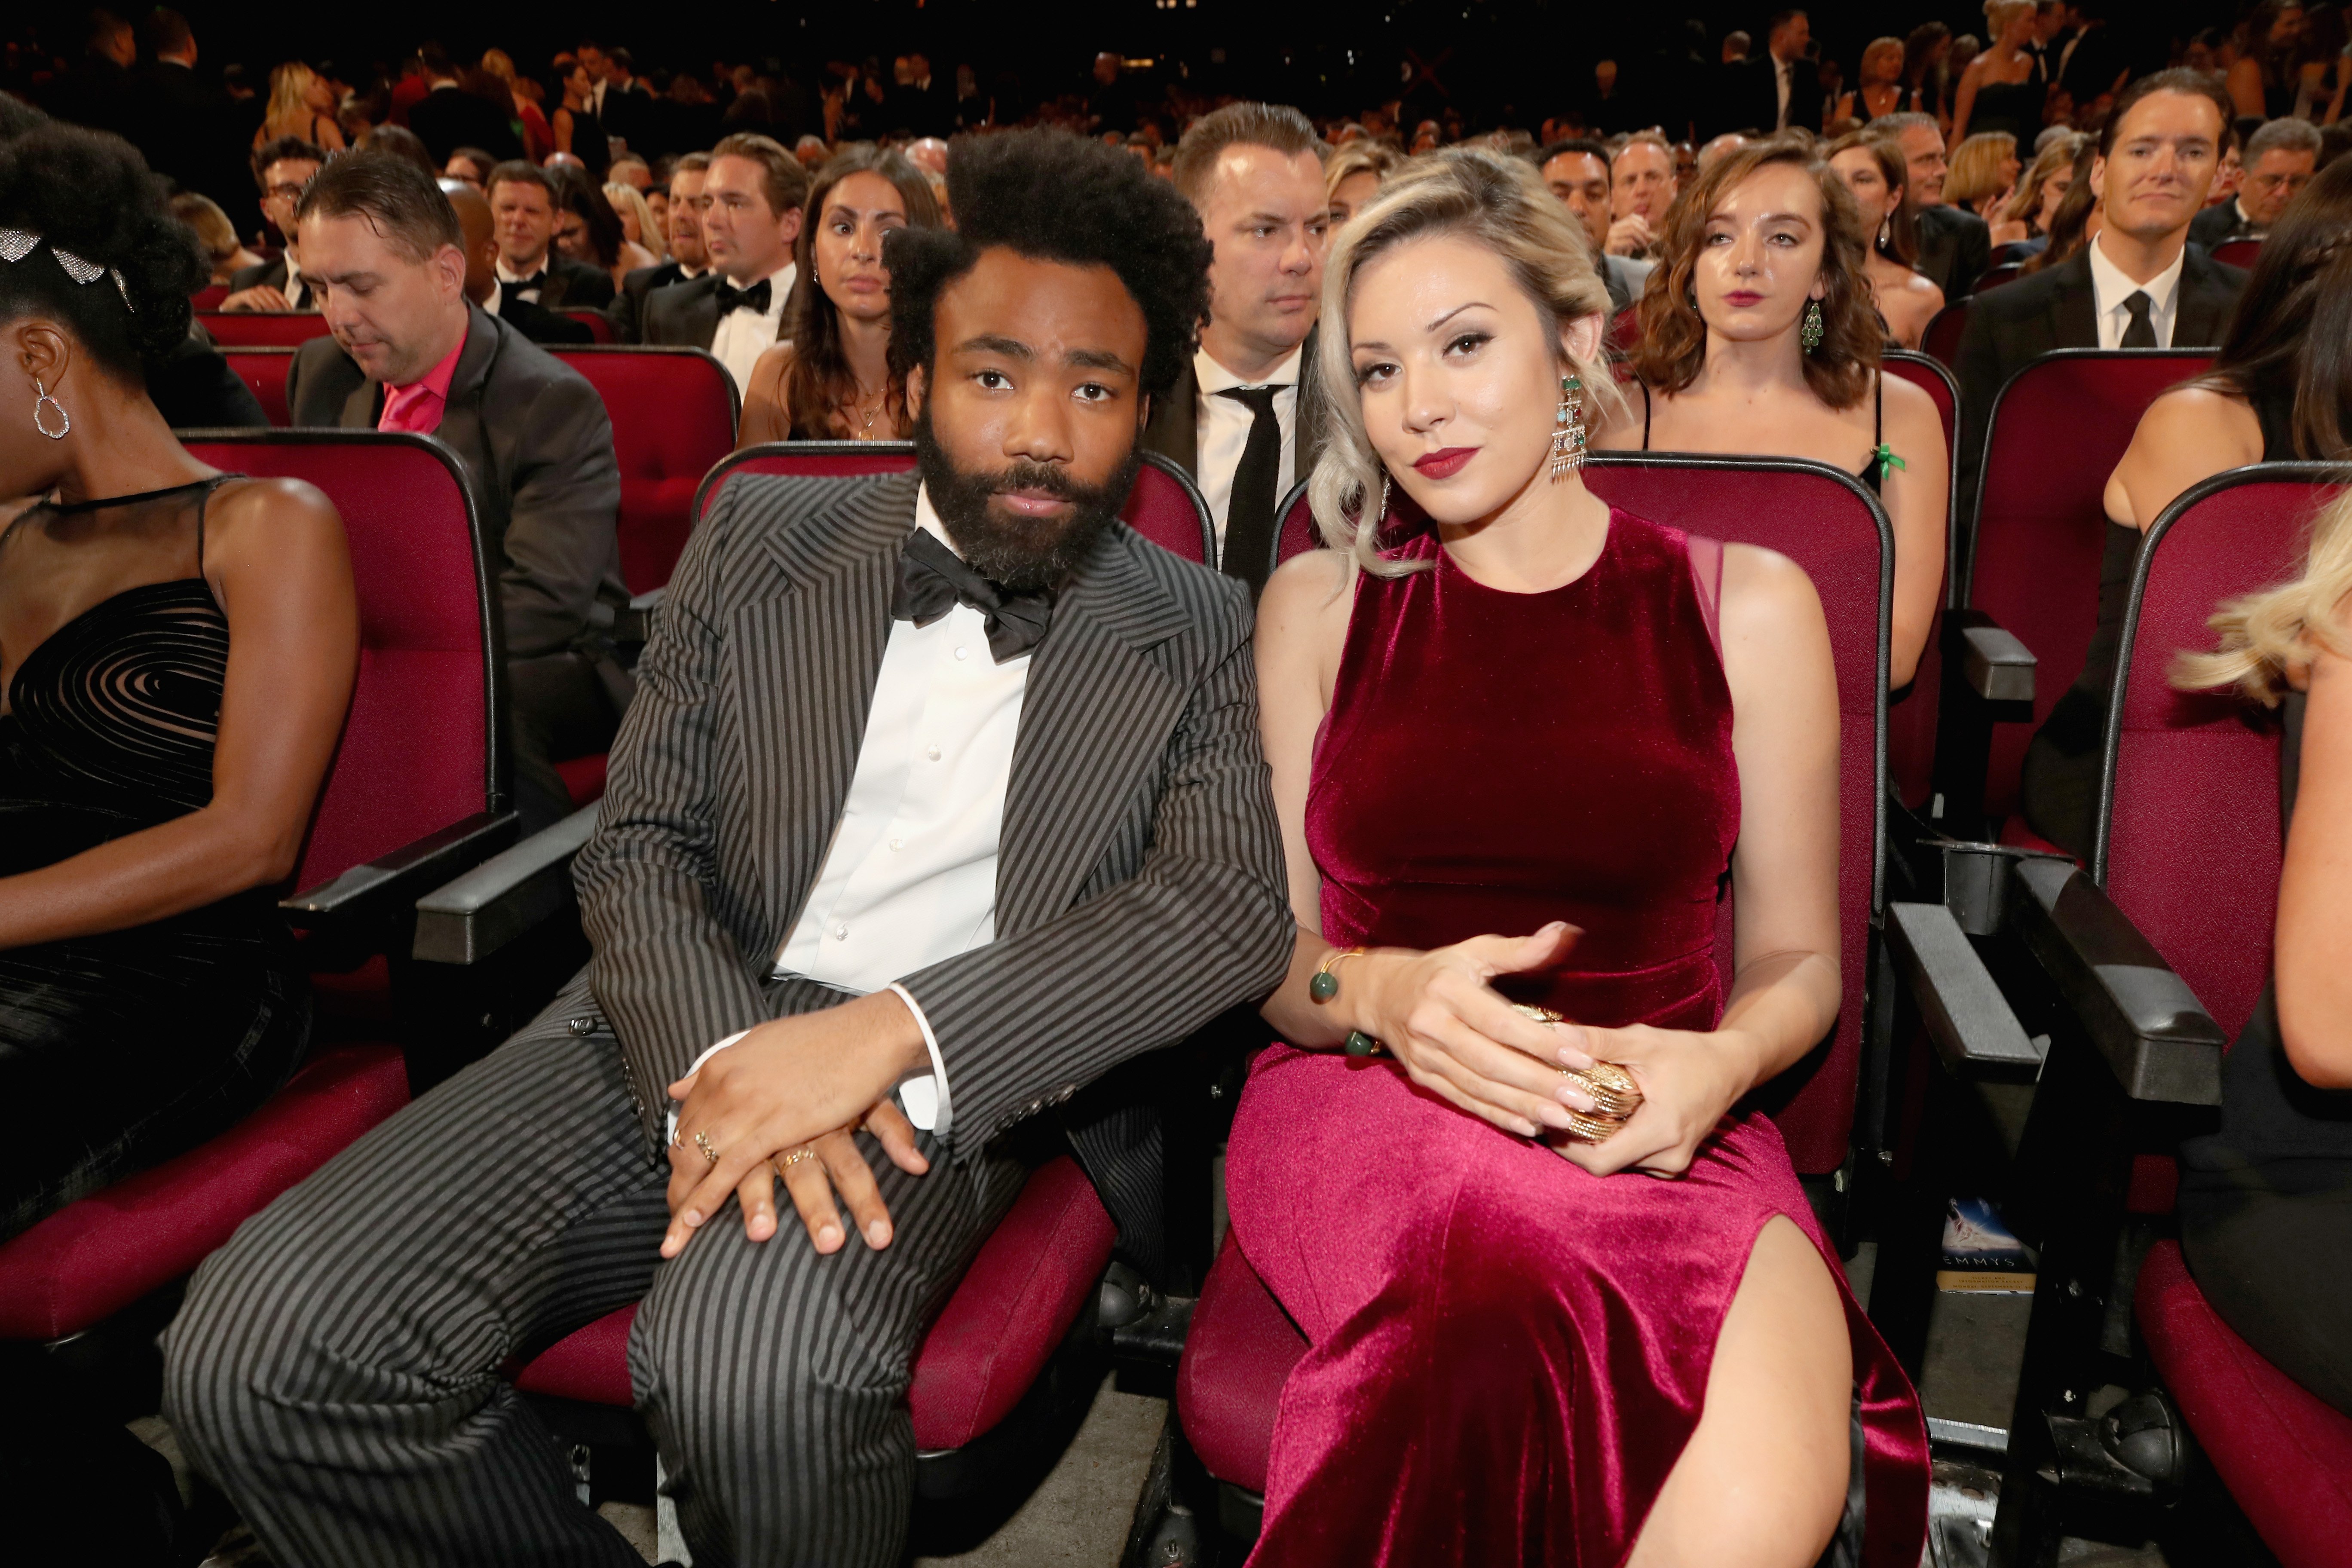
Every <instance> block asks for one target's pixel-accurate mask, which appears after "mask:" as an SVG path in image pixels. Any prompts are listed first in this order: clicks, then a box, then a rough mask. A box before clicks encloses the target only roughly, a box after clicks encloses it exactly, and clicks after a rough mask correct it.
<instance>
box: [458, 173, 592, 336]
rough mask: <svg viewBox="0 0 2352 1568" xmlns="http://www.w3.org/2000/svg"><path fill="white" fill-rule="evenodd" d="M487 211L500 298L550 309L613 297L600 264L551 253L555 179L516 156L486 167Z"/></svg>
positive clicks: (588, 305) (499, 311) (496, 310)
mask: <svg viewBox="0 0 2352 1568" xmlns="http://www.w3.org/2000/svg"><path fill="white" fill-rule="evenodd" d="M484 194H485V195H488V197H489V201H490V211H491V212H492V213H493V214H494V215H496V216H497V218H498V225H499V265H498V279H499V300H498V302H497V303H495V304H493V305H492V306H490V308H489V309H490V311H491V313H492V314H493V315H503V314H504V313H505V312H506V303H507V301H508V300H530V302H531V303H532V304H535V305H540V306H543V307H545V308H546V309H548V310H571V309H575V308H577V309H586V310H603V309H604V307H605V306H607V305H609V304H611V303H612V302H613V278H612V274H610V273H608V272H606V271H605V270H604V268H601V267H594V266H591V265H590V264H589V263H587V262H585V261H574V260H572V258H570V257H567V256H559V255H557V254H556V252H555V208H556V202H555V182H554V181H552V180H551V179H549V178H548V177H547V174H546V172H545V171H544V170H541V169H540V168H538V167H536V166H535V165H533V164H530V163H523V162H521V161H520V160H519V159H518V160H516V161H514V162H512V163H500V164H499V166H498V167H497V168H495V169H492V170H491V171H490V179H489V189H488V191H487V192H485V193H484Z"/></svg>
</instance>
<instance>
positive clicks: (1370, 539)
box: [1307, 147, 1624, 577]
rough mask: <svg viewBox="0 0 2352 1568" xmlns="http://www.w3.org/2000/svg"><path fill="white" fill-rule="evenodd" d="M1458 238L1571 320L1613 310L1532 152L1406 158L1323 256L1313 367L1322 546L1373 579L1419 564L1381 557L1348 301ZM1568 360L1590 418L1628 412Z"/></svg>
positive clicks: (1588, 367) (1603, 380)
mask: <svg viewBox="0 0 2352 1568" xmlns="http://www.w3.org/2000/svg"><path fill="white" fill-rule="evenodd" d="M1443 235H1458V236H1460V237H1463V238H1465V239H1468V240H1470V241H1472V242H1474V243H1475V244H1478V245H1483V246H1485V247H1486V248H1487V249H1489V250H1492V251H1493V252H1494V253H1495V254H1496V256H1498V257H1500V258H1502V259H1503V261H1504V263H1505V264H1506V265H1507V266H1508V267H1509V268H1510V269H1511V274H1512V276H1513V277H1514V278H1515V279H1517V282H1518V285H1519V287H1520V289H1522V290H1524V291H1525V292H1526V294H1527V296H1528V299H1529V300H1533V301H1534V302H1535V305H1536V308H1537V309H1538V310H1540V311H1542V312H1543V313H1544V314H1545V315H1547V316H1549V317H1551V318H1552V319H1553V320H1555V321H1558V322H1559V324H1560V325H1561V326H1563V327H1565V326H1567V325H1569V324H1570V323H1571V322H1575V321H1582V320H1583V319H1584V318H1585V317H1587V316H1603V315H1606V313H1607V312H1608V310H1609V289H1608V286H1607V285H1605V284H1604V283H1602V282H1601V277H1600V274H1599V273H1597V272H1595V271H1594V270H1593V268H1592V258H1591V246H1590V244H1589V243H1588V241H1587V240H1586V238H1585V234H1584V228H1583V225H1582V224H1580V222H1579V221H1578V220H1577V218H1576V216H1575V215H1574V214H1572V213H1570V211H1569V210H1568V207H1567V205H1565V204H1564V203H1562V202H1561V201H1560V200H1559V198H1558V197H1557V196H1555V195H1552V194H1551V192H1550V191H1549V189H1547V188H1546V187H1545V185H1544V184H1543V180H1542V178H1541V177H1540V176H1539V175H1538V174H1537V172H1536V168H1535V165H1534V164H1532V163H1528V161H1527V160H1526V159H1524V158H1514V157H1508V156H1506V155H1505V154H1502V153H1494V152H1490V151H1487V150H1486V149H1484V148H1471V147H1448V148H1445V149H1444V150H1443V151H1440V152H1436V153H1424V154H1423V156H1421V157H1418V158H1415V159H1413V160H1412V161H1411V162H1409V163H1406V164H1405V165H1404V166H1403V167H1402V168H1401V169H1399V170H1398V171H1397V172H1396V174H1393V175H1391V176H1390V179H1389V182H1388V183H1387V184H1384V185H1382V186H1381V193H1380V195H1377V196H1375V197H1373V198H1372V200H1371V202H1370V205H1367V206H1366V207H1365V208H1364V210H1363V211H1361V212H1360V213H1358V214H1357V215H1356V216H1355V217H1354V218H1353V219H1352V220H1350V221H1349V224H1348V226H1346V227H1345V228H1342V229H1341V230H1340V231H1339V234H1338V235H1337V236H1335V237H1333V239H1332V241H1331V253H1330V256H1329V258H1328V259H1327V260H1326V262H1325V263H1324V268H1323V301H1322V314H1321V318H1320V319H1321V321H1322V323H1323V331H1321V332H1320V333H1319V334H1318V344H1319V347H1318V349H1317V357H1318V364H1317V366H1316V374H1317V375H1318V379H1319V381H1320V383H1321V384H1322V386H1323V387H1324V388H1325V389H1326V394H1325V395H1324V397H1323V399H1322V404H1323V409H1324V414H1323V423H1324V427H1323V455H1322V457H1321V458H1319V459H1318V461H1317V462H1316V464H1315V473H1314V476H1313V477H1312V478H1311V479H1308V481H1307V503H1308V505H1309V506H1311V507H1312V508H1313V509H1314V512H1315V521H1316V524H1317V525H1318V527H1319V528H1321V529H1322V531H1323V538H1324V542H1326V543H1328V544H1329V545H1330V546H1331V548H1332V549H1334V550H1344V551H1346V552H1349V555H1350V556H1351V557H1352V558H1353V560H1354V561H1355V563H1356V564H1357V565H1359V566H1360V567H1362V568H1363V569H1364V570H1365V571H1367V572H1370V573H1371V574H1374V575H1375V576H1381V577H1396V576H1402V574H1405V573H1407V572H1410V571H1413V570H1416V569H1417V568H1416V567H1415V566H1414V565H1412V563H1406V562H1402V561H1391V560H1388V559H1386V558H1385V557H1383V556H1382V555H1381V545H1380V532H1381V515H1380V512H1381V506H1380V502H1381V498H1382V497H1383V496H1385V494H1386V493H1387V491H1386V488H1385V487H1386V480H1387V475H1386V473H1385V472H1384V471H1383V469H1382V468H1381V459H1380V455H1379V454H1378V453H1377V452H1375V451H1374V450H1373V449H1372V438H1371V437H1370V434H1369V433H1368V432H1367V431H1366V430H1365V428H1364V409H1363V400H1362V398H1361V397H1360V395H1358V394H1357V391H1356V368H1355V361H1354V356H1353V354H1352V353H1350V348H1351V345H1350V344H1349V341H1348V303H1349V300H1350V299H1351V298H1352V297H1353V296H1354V294H1355V288H1356V276H1357V274H1358V273H1360V271H1362V270H1363V268H1364V266H1365V265H1366V264H1367V263H1368V262H1370V261H1372V260H1373V259H1375V258H1378V257H1380V256H1382V255H1385V254H1386V253H1387V252H1389V251H1391V250H1393V249H1395V248H1396V247H1398V246H1400V245H1402V244H1404V243H1406V242H1407V241H1409V240H1415V239H1428V238H1433V237H1438V236H1443ZM1560 359H1561V368H1562V370H1563V371H1565V372H1571V373H1573V374H1575V375H1576V376H1577V377H1578V378H1579V379H1580V380H1581V381H1582V382H1583V383H1584V395H1585V405H1584V417H1585V422H1586V424H1587V426H1589V427H1591V428H1592V429H1596V430H1597V429H1599V428H1600V427H1601V426H1604V425H1606V424H1607V423H1608V422H1609V421H1610V419H1611V418H1612V417H1613V416H1616V415H1617V414H1618V413H1620V412H1621V411H1622V407H1623V405H1624V397H1623V395H1622V394H1621V393H1620V392H1619V391H1618V390H1617V382H1616V379H1615V377H1613V376H1612V375H1611V374H1609V368H1608V365H1607V364H1606V363H1604V362H1603V361H1601V359H1599V358H1597V357H1596V358H1594V359H1591V360H1581V359H1577V358H1575V357H1574V356H1573V355H1570V354H1569V353H1566V352H1565V351H1564V350H1563V351H1562V353H1561V355H1560Z"/></svg>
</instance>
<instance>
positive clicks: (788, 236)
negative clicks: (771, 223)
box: [776, 207, 808, 247]
mask: <svg viewBox="0 0 2352 1568" xmlns="http://www.w3.org/2000/svg"><path fill="white" fill-rule="evenodd" d="M807 217H808V209H807V208H805V207H794V208H793V210H792V211H790V212H788V213H786V214H785V215H784V216H783V217H782V220H780V221H779V222H778V223H777V225H776V231H777V232H778V233H779V234H781V235H782V236H783V237H784V244H785V246H786V247H791V246H794V245H798V244H799V243H800V238H801V224H802V223H803V221H804V220H805V219H806V218H807Z"/></svg>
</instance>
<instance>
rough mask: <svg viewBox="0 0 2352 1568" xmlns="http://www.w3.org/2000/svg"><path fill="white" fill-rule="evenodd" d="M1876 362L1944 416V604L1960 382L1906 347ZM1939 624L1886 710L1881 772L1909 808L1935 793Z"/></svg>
mask: <svg viewBox="0 0 2352 1568" xmlns="http://www.w3.org/2000/svg"><path fill="white" fill-rule="evenodd" d="M1881 363H1882V365H1883V367H1884V370H1885V374H1888V375H1891V376H1895V377H1897V378H1899V379H1901V380H1904V381H1907V382H1909V383H1910V384H1912V385H1914V386H1916V387H1917V388H1918V389H1919V390H1920V391H1922V392H1924V393H1926V394H1927V396H1928V399H1929V400H1930V401H1931V402H1933V403H1934V404H1935V405H1936V416H1937V418H1938V419H1940V420H1941V421H1942V422H1943V426H1944V459H1945V469H1944V471H1945V472H1946V473H1947V474H1948V475H1949V476H1950V477H1951V488H1950V490H1949V492H1948V499H1947V500H1946V501H1945V504H1944V594H1943V598H1942V600H1941V601H1940V602H1941V603H1944V604H1948V603H1950V601H1951V595H1952V593H1953V584H1954V582H1955V581H1956V579H1957V577H1958V574H1957V572H1956V571H1955V570H1954V567H1955V563H1957V562H1958V560H1959V552H1958V540H1959V536H1960V528H1959V526H1958V520H1957V518H1956V516H1955V515H1954V514H1955V512H1956V511H1957V510H1958V509H1957V504H1956V503H1957V502H1958V497H1959V493H1960V465H1959V439H1960V434H1959V430H1960V385H1959V383H1958V382H1957V381H1955V380H1954V379H1953V378H1952V373H1951V372H1950V371H1948V370H1946V369H1945V368H1944V367H1943V366H1942V365H1941V364H1939V363H1937V362H1936V361H1935V360H1933V359H1930V358H1928V357H1927V355H1926V354H1923V353H1913V352H1911V351H1910V350H1907V349H1889V350H1888V351H1887V352H1886V354H1885V358H1884V359H1883V361H1882V362H1881ZM1942 628H1943V616H1942V614H1941V612H1940V610H1939V611H1938V613H1937V617H1936V620H1935V622H1934V623H1933V624H1932V625H1930V626H1928V628H1927V647H1925V648H1923V649H1921V650H1920V653H1919V664H1918V668H1916V670H1915V671H1913V673H1912V677H1911V689H1910V691H1909V692H1908V693H1907V694H1906V696H1905V697H1904V699H1903V700H1902V701H1900V702H1898V703H1895V705H1894V706H1893V707H1892V708H1890V709H1889V710H1887V715H1886V776H1887V778H1888V779H1889V780H1890V781H1892V783H1893V784H1894V785H1895V795H1896V797H1897V798H1898V799H1900V800H1901V801H1902V802H1903V804H1904V805H1907V806H1909V807H1911V809H1913V810H1914V811H1922V810H1925V809H1926V808H1927V804H1928V802H1929V800H1930V798H1931V797H1932V796H1933V795H1935V793H1936V784H1935V772H1936V717H1937V704H1938V702H1939V700H1941V697H1942V694H1943V685H1944V658H1943V638H1942Z"/></svg>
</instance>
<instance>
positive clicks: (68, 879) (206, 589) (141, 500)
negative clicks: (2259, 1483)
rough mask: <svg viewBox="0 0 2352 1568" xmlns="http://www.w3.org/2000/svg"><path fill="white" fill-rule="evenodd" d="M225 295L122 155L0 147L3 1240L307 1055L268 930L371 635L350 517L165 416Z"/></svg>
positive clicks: (232, 1115) (276, 929)
mask: <svg viewBox="0 0 2352 1568" xmlns="http://www.w3.org/2000/svg"><path fill="white" fill-rule="evenodd" d="M204 273H205V268H204V262H203V260H202V258H200V257H199V256H198V255H197V254H196V252H195V250H194V247H193V246H192V244H191V242H190V239H189V237H188V233H187V231H186V230H185V229H184V228H183V227H181V226H179V225H177V224H175V223H173V221H172V219H171V217H170V216H169V215H168V214H167V213H165V212H164V211H163V208H162V206H161V205H160V203H159V201H158V200H157V198H156V196H155V195H154V194H153V188H152V180H151V176H150V175H149V174H148V171H147V167H146V165H145V163H142V161H141V159H140V156H139V154H138V153H136V152H135V151H133V150H132V148H131V146H130V144H129V143H127V142H122V141H121V140H120V139H119V138H116V137H113V136H108V135H101V134H99V133H96V132H88V131H83V130H79V129H76V128H73V127H69V126H59V125H53V126H45V127H42V128H40V129H37V130H36V131H33V132H30V133H28V134H26V135H24V136H20V137H18V138H16V139H15V140H14V141H10V142H5V143H0V348H5V366H0V495H5V496H10V497H15V498H18V499H17V500H15V501H12V502H9V503H7V505H6V506H5V509H0V510H5V513H6V517H7V521H6V524H5V533H0V1104H5V1105H7V1106H10V1107H12V1108H14V1109H15V1110H16V1112H17V1114H16V1126H15V1128H14V1130H13V1131H12V1132H11V1133H10V1135H9V1136H8V1137H7V1138H6V1139H5V1140H0V1238H5V1237H10V1236H14V1235H15V1234H16V1233H17V1232H19V1231H21V1230H23V1229H24V1228H25V1227H26V1226H29V1225H32V1224H34V1223H36V1222H37V1221H38V1220H39V1219H40V1218H41V1217H42V1216H43V1215H47V1214H48V1213H50V1212H52V1211H53V1210H55V1209H57V1208H58V1207H60V1206H62V1205H65V1204H68V1203H71V1202H72V1201H74V1200H75V1199H77V1198H79V1197H82V1196H84V1195H86V1194H90V1193H93V1192H96V1191H99V1190H100V1189H102V1188H104V1187H105V1186H107V1185H109V1184H111V1183H113V1182H114V1181H116V1180H118V1179H120V1178H121V1177H122V1176H124V1175H126V1174H128V1173H131V1172H133V1171H136V1170H138V1169H141V1168H142V1167H143V1166H146V1165H150V1164H152V1163H155V1162H157V1161H159V1160H162V1159H164V1158H167V1157H169V1156H170V1155H173V1154H175V1153H178V1152H181V1151H182V1150H184V1149H186V1148H188V1147H190V1146H192V1145H194V1144H195V1143H197V1142H201V1141H202V1140H204V1139H205V1138H207V1137H210V1136H212V1135H213V1134H215V1133H216V1132H219V1131H222V1130H224V1129H225V1128H226V1127H228V1126H229V1125H230V1124H232V1123H233V1122H235V1121H237V1120H238V1119H239V1118H241V1117H243V1116H244V1115H245V1114H246V1113H247V1111H249V1110H252V1109H253V1108H254V1107H255V1106H257V1105H258V1104H259V1103H260V1102H261V1101H262V1100H264V1099H266V1098H267V1097H268V1095H269V1094H270V1093H271V1092H272V1091H273V1090H274V1089H277V1087H278V1085H279V1084H280V1083H282V1082H283V1081H284V1080H285V1079H286V1076H287V1075H288V1074H289V1072H291V1071H292V1069H293V1068H294V1067H295V1065H296V1064H297V1063H298V1062H299V1060H300V1058H301V1055H302V1051H303V1047H304V1046H305V1045H306V1043H307V1040H308V1036H309V1025H310V1005H309V996H308V993H307V991H306V989H305V987H304V983H303V977H302V973H301V970H300V968H299V965H298V964H297V963H295V962H294V959H293V956H292V953H291V952H290V946H289V941H288V937H287V932H286V931H285V928H284V926H283V924H282V923H281V922H280V921H279V920H278V915H277V912H276V909H275V900H276V898H277V896H278V887H279V885H280V884H281V883H283V882H284V880H285V879H286V878H287V877H288V876H289V874H290V873H291V872H292V870H293V868H294V865H295V861H296V858H297V856H298V854H299V850H300V847H301V843H302V837H303V834H304V831H305V828H306V826H307V825H308V823H309V820H310V811H311V807H312V805H313V804H314V802H315V801H316V798H317V795H318V792H319V786H320V781H321V780H322V779H323V778H324V776H325V774H326V770H327V765H328V763H329V760H330V759H331V756H332V754H333V752H334V748H335V742H336V738H337V736H338V734H339V733H340V731H341V725H342V718H343V710H344V707H345V705H346V703H347V702H348V701H349V700H350V696H351V689H352V677H353V672H354V670H355V668H356V665H357V658H358V653H357V648H358V611H357V607H356V605H355V602H354V597H353V593H352V577H351V566H350V563H349V561H348V559H347V557H346V554H345V550H344V542H343V534H342V525H341V521H340V520H338V519H337V517H336V515H335V511H334V509H333V508H332V507H331V505H329V504H328V502H327V500H326V499H325V498H324V497H323V496H321V495H320V494H319V492H318V491H317V490H316V489H312V488H311V487H310V486H309V485H305V484H301V483H299V482H295V481H290V480H257V479H240V478H238V477H236V476H235V475H231V474H222V473H218V472H215V470H214V469H212V468H206V467H205V465H204V464H202V463H200V462H198V461H196V459H195V458H193V457H191V456H190V455H189V454H188V452H187V451H186V449H185V448H184V447H182V446H181V445H180V444H179V442H178V441H176V440H174V439H173V436H172V432H171V430H170V428H169V427H168V426H166V425H165V424H164V422H163V416H162V415H160V414H159V413H157V412H156V409H155V405H154V404H153V403H152V402H151V401H150V400H149V398H148V395H147V393H146V390H145V386H144V383H143V381H142V376H141V356H142V353H156V352H158V351H160V350H163V349H165V348H169V347H170V346H172V345H173V344H174V343H175V342H178V341H179V340H180V339H181V338H183V337H184V336H185V335H186V333H187V331H188V292H189V290H190V289H192V288H193V287H194V286H195V285H196V284H198V283H200V282H202V281H203V279H204Z"/></svg>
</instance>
